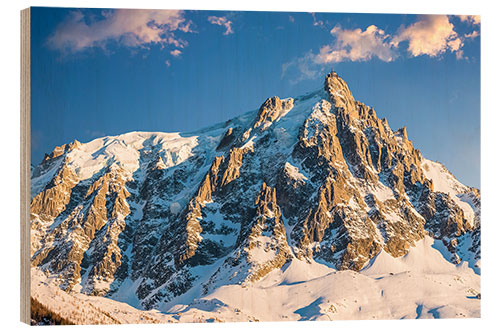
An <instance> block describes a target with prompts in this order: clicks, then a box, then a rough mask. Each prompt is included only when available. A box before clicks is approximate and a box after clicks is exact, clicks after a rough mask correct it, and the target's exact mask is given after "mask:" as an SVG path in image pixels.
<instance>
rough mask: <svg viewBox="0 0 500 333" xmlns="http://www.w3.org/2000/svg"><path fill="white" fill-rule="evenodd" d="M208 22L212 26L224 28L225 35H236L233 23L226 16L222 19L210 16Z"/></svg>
mask: <svg viewBox="0 0 500 333" xmlns="http://www.w3.org/2000/svg"><path fill="white" fill-rule="evenodd" d="M208 22H210V23H211V24H216V25H220V26H224V27H225V28H226V31H224V35H229V34H232V33H234V31H233V28H232V24H233V22H231V21H229V20H228V19H227V18H226V17H224V16H221V17H217V16H209V17H208Z"/></svg>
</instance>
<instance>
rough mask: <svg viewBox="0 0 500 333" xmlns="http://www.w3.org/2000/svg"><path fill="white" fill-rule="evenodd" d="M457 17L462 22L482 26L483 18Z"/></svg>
mask: <svg viewBox="0 0 500 333" xmlns="http://www.w3.org/2000/svg"><path fill="white" fill-rule="evenodd" d="M457 16H458V18H459V19H460V21H462V22H467V23H470V24H474V25H478V24H481V16H479V15H457Z"/></svg>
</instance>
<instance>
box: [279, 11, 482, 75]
mask: <svg viewBox="0 0 500 333" xmlns="http://www.w3.org/2000/svg"><path fill="white" fill-rule="evenodd" d="M457 17H458V18H459V19H460V22H465V23H468V24H469V25H472V26H476V25H479V24H480V22H481V21H480V17H479V16H472V15H461V16H457ZM313 18H314V17H313ZM313 21H314V22H313V25H315V26H316V25H317V21H316V19H315V18H314V20H313ZM330 34H331V35H332V37H333V41H332V43H329V44H326V45H323V46H322V47H320V49H319V52H318V53H313V52H312V50H310V51H309V52H307V53H306V54H305V55H304V56H302V57H298V58H295V59H294V60H292V61H290V62H288V63H285V64H283V66H282V77H284V76H285V75H286V73H287V72H288V71H289V70H292V69H295V70H296V71H297V72H298V77H297V78H296V79H292V80H290V82H291V83H292V84H293V83H296V82H298V81H301V80H304V79H312V78H315V77H316V75H317V74H318V73H319V72H320V71H323V70H324V67H325V66H326V65H331V64H335V63H340V62H347V61H353V62H358V61H369V60H372V59H379V60H381V61H384V62H391V61H394V60H395V59H396V58H398V57H401V56H402V55H403V54H404V53H402V52H403V51H404V50H405V48H406V53H407V55H408V56H409V57H418V56H424V55H426V56H429V57H431V58H434V57H438V56H441V55H442V54H444V53H445V52H450V53H455V55H456V57H457V59H464V58H465V59H467V57H464V55H463V49H462V48H463V46H464V44H465V42H466V41H467V40H471V39H474V38H476V37H477V36H479V32H478V31H477V30H474V31H472V32H471V33H469V34H464V35H462V36H459V34H458V33H457V32H456V30H455V26H454V25H453V23H452V22H450V17H448V16H446V15H421V16H419V17H418V20H417V21H416V22H415V23H413V24H411V25H408V26H406V27H405V26H401V27H400V28H399V29H398V31H397V32H396V33H395V34H392V35H391V34H389V33H386V32H385V31H384V30H382V29H380V28H378V27H377V26H375V25H370V26H368V27H367V28H366V29H365V30H362V29H360V28H356V29H343V28H342V27H341V26H340V25H337V26H335V27H334V28H333V29H331V30H330Z"/></svg>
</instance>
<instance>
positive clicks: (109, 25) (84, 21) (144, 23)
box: [47, 9, 192, 54]
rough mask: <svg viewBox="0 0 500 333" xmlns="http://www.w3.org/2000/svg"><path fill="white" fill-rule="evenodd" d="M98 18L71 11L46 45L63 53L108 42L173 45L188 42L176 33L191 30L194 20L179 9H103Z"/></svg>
mask: <svg viewBox="0 0 500 333" xmlns="http://www.w3.org/2000/svg"><path fill="white" fill-rule="evenodd" d="M102 16H103V18H101V19H98V20H95V19H92V18H89V17H86V16H85V15H84V14H83V13H82V12H81V11H74V12H72V13H71V14H70V15H69V16H68V17H67V18H66V20H65V21H63V22H61V23H60V24H59V25H58V26H57V27H56V29H55V31H54V33H53V34H51V35H50V36H49V38H48V39H47V46H48V47H49V48H51V49H53V50H58V51H60V52H61V53H70V54H71V53H77V52H81V51H84V50H86V49H89V48H102V49H106V48H107V46H108V44H109V43H116V44H118V45H120V46H126V47H131V48H149V47H150V46H151V45H155V44H157V45H161V46H162V47H163V46H165V45H173V46H175V47H176V48H184V47H186V46H187V44H188V43H187V42H186V41H185V40H183V39H181V38H179V37H178V36H177V34H176V33H177V32H184V33H186V32H192V30H191V27H190V26H191V24H192V22H191V21H189V20H186V19H185V18H184V12H183V11H180V10H147V9H116V10H112V11H103V12H102Z"/></svg>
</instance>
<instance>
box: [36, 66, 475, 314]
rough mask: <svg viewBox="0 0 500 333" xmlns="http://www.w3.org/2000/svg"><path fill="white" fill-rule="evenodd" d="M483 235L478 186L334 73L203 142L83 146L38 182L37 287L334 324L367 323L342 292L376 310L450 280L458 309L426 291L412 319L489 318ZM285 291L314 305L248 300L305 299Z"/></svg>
mask: <svg viewBox="0 0 500 333" xmlns="http://www.w3.org/2000/svg"><path fill="white" fill-rule="evenodd" d="M480 228H481V227H480V191H479V190H478V189H475V188H471V187H468V186H465V185H463V184H461V183H460V182H459V181H458V180H457V179H456V178H455V177H454V176H453V175H452V174H451V173H450V172H449V171H448V170H447V169H446V168H445V167H444V166H443V165H442V164H440V163H438V162H433V161H430V160H427V159H425V158H424V157H423V156H422V153H421V152H420V151H419V150H418V149H415V148H414V146H413V143H412V142H411V141H410V140H409V138H408V135H407V131H406V127H403V128H401V129H399V130H397V131H393V130H391V128H390V127H389V124H388V121H387V120H386V119H385V118H384V119H379V118H378V117H377V115H376V113H375V111H374V110H373V109H372V108H371V107H369V106H366V105H365V104H363V103H361V102H358V101H356V100H355V99H354V98H353V96H352V94H351V92H350V90H349V88H348V86H347V84H346V83H345V82H344V81H343V80H342V79H341V78H340V77H339V76H338V75H337V73H335V72H331V73H329V74H328V75H327V76H326V78H325V81H324V87H323V88H322V89H319V90H318V91H315V92H312V93H310V94H306V95H303V96H299V97H297V98H286V99H281V98H279V97H272V98H269V99H267V100H266V101H265V102H264V103H263V104H262V106H261V107H260V108H259V109H258V110H256V111H251V112H248V113H246V114H244V115H242V116H240V117H237V118H234V119H231V120H229V121H227V122H225V123H222V124H218V125H215V126H213V127H209V128H206V129H203V130H200V131H197V132H193V133H145V132H132V133H127V134H123V135H119V136H108V137H104V138H100V139H96V140H93V141H91V142H89V143H80V142H78V141H76V140H75V141H74V142H72V143H69V144H66V145H63V146H61V147H56V148H55V149H54V151H53V152H52V153H51V154H49V155H46V156H45V158H44V159H43V161H42V162H41V163H40V164H39V165H38V166H36V167H35V168H34V169H33V171H32V179H31V233H32V234H31V239H32V246H31V255H32V257H31V262H32V267H33V269H32V271H33V273H32V275H33V277H34V281H35V282H34V283H35V288H42V287H41V286H42V283H39V282H40V281H42V280H43V281H48V283H49V284H50V285H51V286H53V287H54V286H56V287H57V288H59V289H62V290H64V291H66V292H67V293H68V295H73V297H79V299H81V298H82V297H91V296H100V297H99V298H100V299H103V300H104V299H106V302H108V301H110V300H114V301H118V302H123V303H127V304H129V305H131V306H133V307H134V308H135V309H140V310H151V309H157V310H161V311H163V312H164V313H165V314H171V313H177V312H179V316H180V315H181V314H182V313H191V314H192V313H193V309H196V310H197V311H198V313H199V311H202V312H204V313H216V312H217V313H221V309H225V311H226V312H230V314H231V315H228V314H227V313H226V314H225V315H219V317H220V318H225V319H226V320H297V319H321V318H325V317H324V315H325V313H326V312H325V311H326V310H325V309H330V310H331V309H332V308H331V307H327V306H326V305H328V306H333V307H334V308H336V311H334V312H333V310H331V311H330V310H328V311H330V312H331V313H337V314H338V315H337V316H333V317H331V316H328V317H327V319H335V318H347V319H354V318H357V317H355V316H356V314H355V313H354V312H352V313H351V312H345V311H344V314H343V315H340V313H341V312H342V311H340V310H338V309H337V308H339V306H340V305H339V304H344V308H345V309H351V308H352V307H351V306H348V305H346V304H347V303H345V302H348V300H346V299H345V295H347V297H351V298H359V297H361V298H363V297H365V298H364V301H365V302H366V304H367V307H370V306H372V307H374V306H376V305H377V304H379V303H377V302H379V301H377V300H375V297H382V296H384V290H388V288H389V289H390V290H394V288H395V287H394V285H393V283H389V282H388V281H392V282H394V281H393V280H394V279H395V278H396V277H397V278H398V279H400V280H401V281H404V283H406V284H402V285H401V288H402V289H401V290H399V291H394V292H393V293H392V294H393V295H400V294H401V293H403V295H404V292H405V289H408V288H406V287H403V285H404V286H406V285H407V283H409V281H410V282H411V281H413V280H412V279H416V278H420V279H427V280H429V281H431V280H432V281H434V282H432V283H434V284H432V286H429V287H428V288H427V289H428V290H427V289H425V288H424V289H425V290H423V289H422V290H420V292H421V293H424V294H425V293H427V294H425V295H428V293H429V292H430V291H429V290H433V291H432V293H438V292H437V291H436V290H440V289H439V288H438V287H437V283H438V282H439V284H442V283H443V281H441V280H439V279H434V278H435V277H436V274H437V275H439V276H442V274H444V273H443V272H446V274H448V275H447V276H448V277H449V278H450V280H451V279H453V277H456V276H458V277H459V279H461V283H462V284H457V288H458V289H457V288H455V284H456V283H457V282H456V281H458V280H453V281H454V282H453V286H454V287H453V288H452V289H450V290H447V292H446V293H445V295H444V296H443V297H444V298H442V299H441V300H440V302H442V303H443V306H447V307H446V308H444V309H441V308H440V306H441V305H440V304H438V305H436V306H435V307H432V306H430V305H429V306H428V304H427V303H425V302H427V301H428V300H426V299H422V297H421V296H422V295H420V294H418V295H420V296H418V297H420V298H418V297H417V298H418V299H422V300H421V303H416V305H415V304H412V306H413V307H412V310H411V311H410V312H411V313H416V314H417V315H418V317H422V316H424V315H423V314H425V311H424V312H422V311H423V310H428V311H427V314H433V315H434V314H435V313H440V316H444V317H448V316H452V317H453V316H459V313H460V314H462V313H463V314H464V315H466V316H478V315H479V301H478V300H477V298H475V296H476V295H477V294H478V291H477V290H478V289H479V274H480ZM409 272H414V273H415V274H416V276H417V277H415V275H413V278H412V277H411V275H410V276H408V275H409V274H410V273H409ZM374 276H378V277H377V279H379V278H381V277H383V278H384V279H382V280H380V281H379V280H377V279H375V278H374ZM354 281H357V282H356V283H354ZM398 281H399V280H398ZM464 281H468V282H467V283H468V284H464V283H465V282H464ZM384 283H385V284H386V285H384V286H382V285H381V284H384ZM429 283H430V282H429ZM410 285H411V284H410ZM300 286H304V288H305V289H300V288H299V287H300ZM337 286H338V287H337ZM421 286H422V285H421ZM450 286H452V284H450ZM465 286H468V289H467V288H465ZM282 287H283V288H285V287H286V288H288V289H289V290H288V289H287V290H288V291H287V292H286V293H289V292H291V291H290V290H292V289H293V290H294V292H295V293H298V294H301V293H307V291H306V289H307V288H312V289H311V290H314V292H312V291H311V290H309V292H310V293H311V292H312V293H313V294H314V293H317V298H314V299H311V300H312V303H311V304H309V305H307V304H306V305H305V306H303V307H301V305H298V303H297V304H296V305H297V308H296V309H295V308H293V310H294V311H292V307H290V309H288V310H290V312H287V311H288V310H286V311H285V310H284V309H280V310H279V311H278V310H277V309H276V308H274V309H271V310H268V311H267V312H266V311H264V312H263V313H260V312H259V311H260V310H258V309H257V307H258V306H257V303H256V304H250V305H248V304H246V303H245V302H243V301H242V300H244V299H246V300H248V299H254V298H255V297H261V298H264V299H267V301H268V302H271V300H270V298H274V297H276V299H279V300H281V301H282V302H284V303H283V304H288V303H290V304H295V303H294V302H298V300H297V298H295V299H294V300H290V299H287V300H286V301H285V300H284V298H283V297H285V296H283V295H284V294H283V291H284V290H285V289H283V288H282ZM358 287H359V288H358ZM57 288H56V289H57ZM294 288H295V289H294ZM297 288H299V289H297ZM366 288H368V289H366ZM429 288H430V289H429ZM433 288H434V289H433ZM436 288H437V289H436ZM56 289H51V290H56ZM410 289H411V288H410ZM417 289H419V288H417ZM40 290H41V289H40ZM262 290H267V291H266V292H265V293H264V294H263V291H262ZM380 290H382V296H380ZM341 291H342V292H343V293H341ZM398 292H399V294H398ZM407 292H410V291H408V290H407ZM411 292H414V291H411ZM440 292H442V290H441V291H440ZM346 293H347V294H346ZM371 293H373V294H374V295H376V296H373V297H372V298H369V297H368V296H367V295H371ZM467 293H468V294H467ZM340 294H342V295H343V296H342V298H343V299H344V301H345V302H344V303H342V302H340V301H339V300H338V299H339V297H340V296H339V295H340ZM466 294H467V295H466ZM40 295H42V294H40ZM44 295H46V294H44ZM85 295H87V296H85ZM232 295H239V296H232ZM278 295H281V296H278ZM457 295H460V297H459V296H457ZM471 295H472V296H471ZM302 296H304V295H302ZM40 297H41V296H40ZM40 297H39V299H38V301H43V300H41V299H40ZM44 297H47V296H44ZM328 297H330V298H328ZM366 297H368V298H366ZM384 297H388V296H387V293H386V296H384ZM394 297H395V296H394ZM396 298H397V299H399V303H394V307H395V308H401V304H400V303H401V302H403V300H401V297H400V296H399V298H398V297H396ZM410 298H411V297H410ZM304 299H305V298H304ZM470 299H474V300H470ZM223 300H225V301H223ZM334 301H335V302H336V303H335V302H334ZM207 302H208V303H207ZM241 302H243V303H241ZM286 302H288V303H286ZM454 302H456V306H455V305H454V304H455V303H454ZM464 302H465V303H466V304H465V305H464ZM471 302H473V303H471ZM299 303H300V302H299ZM334 303H335V304H337V305H336V306H334ZM410 303H411V302H410ZM438 303H439V302H438ZM207 304H209V305H207ZM235 304H240V307H243V308H245V309H246V310H245V311H243V310H242V309H241V308H240V307H236V306H235ZM245 304H246V305H245ZM380 304H386V305H385V312H384V311H382V310H383V309H384V306H382V308H383V309H382V310H381V311H382V312H380V311H379V312H376V314H374V313H373V312H370V311H368V312H366V314H367V315H368V314H370V315H373V317H379V318H385V319H387V318H393V317H395V316H396V315H395V313H396V312H395V310H391V311H389V310H388V306H389V305H390V304H392V303H390V302H388V301H387V299H385V301H384V302H383V303H380ZM380 304H379V305H380ZM387 304H389V305H387ZM450 304H451V305H450ZM181 305H183V306H181ZM450 306H455V307H454V308H453V309H455V310H456V309H458V308H460V309H462V308H463V309H465V310H460V311H462V312H460V311H458V310H456V311H455V310H453V311H455V312H456V313H455V312H453V311H451V310H449V307H450ZM379 307H380V306H379ZM340 308H342V306H340ZM340 308H339V309H340ZM355 308H356V309H357V306H356V307H355ZM365 308H366V307H365ZM227 309H232V310H231V311H229V310H227ZM437 309H441V310H439V311H438V310H437ZM236 310H238V311H236ZM445 310H446V311H445ZM137 311H139V310H137ZM190 311H191V312H190ZM364 311H367V310H364ZM377 311H378V310H377ZM419 311H420V314H419ZM433 311H434V312H433ZM222 312H223V313H225V312H224V311H222ZM358 312H361V306H359V311H357V310H356V313H358ZM451 312H453V313H451ZM144 313H146V311H145V312H144ZM235 313H236V314H237V316H236V315H235ZM240 313H241V315H240ZM282 313H290V315H288V316H285V317H283V315H282ZM363 313H365V312H363ZM278 315H279V316H278ZM349 315H352V316H354V317H353V318H351V317H349ZM280 316H281V317H280ZM398 316H399V318H401V317H411V315H410V314H408V313H406V312H405V313H402V314H399V313H398ZM174 317H175V316H174ZM174 317H172V316H170V317H169V320H174V321H175V319H176V318H174ZM424 317H425V316H424ZM434 317H436V316H434ZM190 318H191V320H195V317H190ZM220 318H219V319H220ZM177 319H178V318H177Z"/></svg>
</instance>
